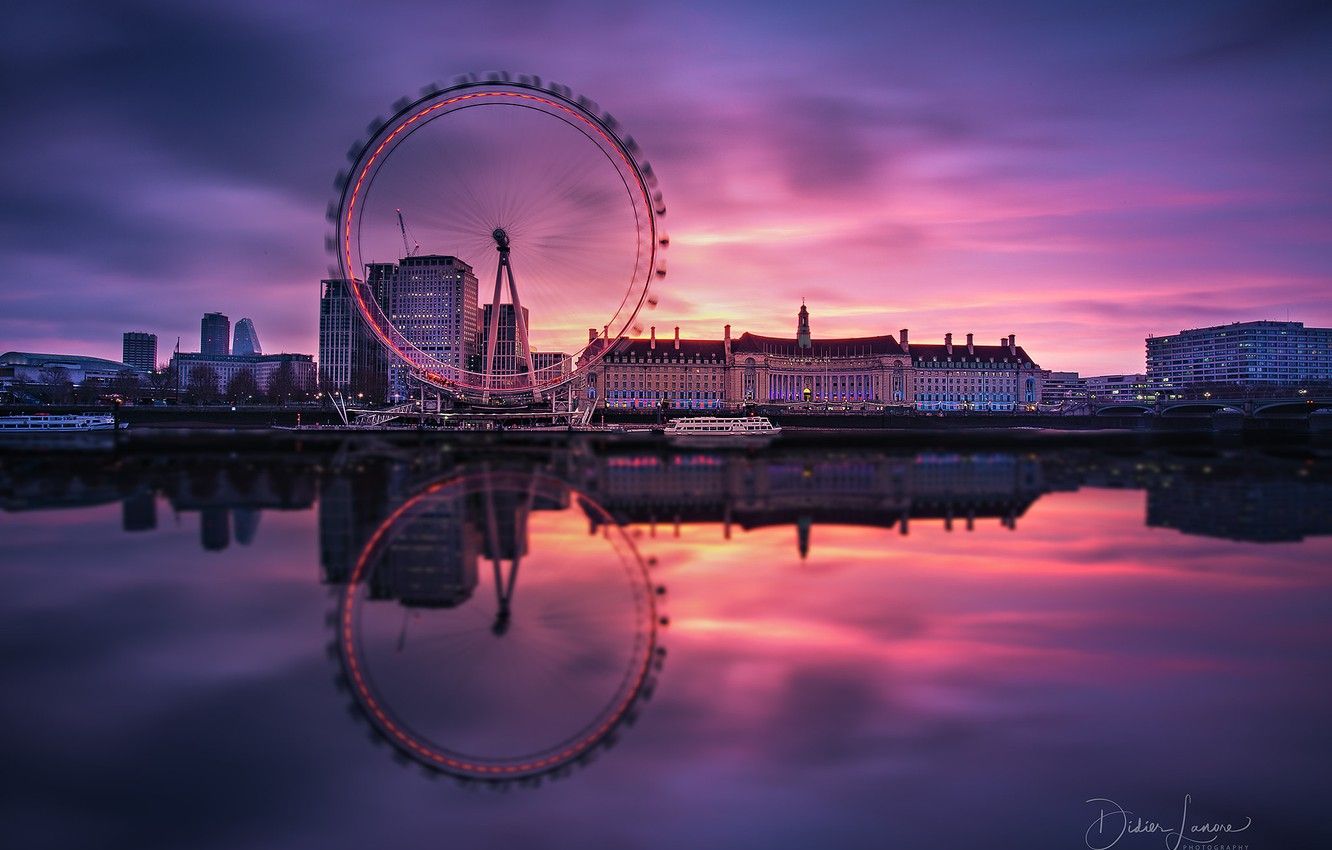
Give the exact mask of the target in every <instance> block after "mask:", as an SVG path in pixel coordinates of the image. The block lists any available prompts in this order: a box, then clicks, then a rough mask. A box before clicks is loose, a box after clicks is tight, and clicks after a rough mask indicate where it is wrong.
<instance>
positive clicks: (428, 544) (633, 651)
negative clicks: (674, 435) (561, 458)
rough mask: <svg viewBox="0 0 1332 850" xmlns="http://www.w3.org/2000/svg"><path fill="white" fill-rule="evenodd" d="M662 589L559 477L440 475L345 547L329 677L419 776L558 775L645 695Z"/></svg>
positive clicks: (591, 753)
mask: <svg viewBox="0 0 1332 850" xmlns="http://www.w3.org/2000/svg"><path fill="white" fill-rule="evenodd" d="M661 592H662V590H661V589H660V588H657V587H655V586H654V585H653V584H652V581H651V579H650V576H649V571H648V566H647V564H646V562H645V561H644V560H643V558H642V557H640V555H639V553H638V551H637V549H636V547H635V546H634V544H633V541H632V540H631V539H630V538H629V536H628V535H626V534H625V533H624V531H623V529H621V528H620V527H619V526H618V525H616V524H615V523H614V522H612V521H611V518H610V517H609V515H608V514H606V512H605V511H604V510H603V509H601V508H600V507H599V506H598V505H597V504H596V503H595V502H593V501H592V500H591V499H590V498H588V497H587V496H586V495H585V494H582V493H580V492H578V491H576V490H574V489H572V488H571V487H570V486H569V485H568V484H567V483H565V482H563V481H561V480H559V479H557V478H554V477H551V476H547V475H544V474H541V473H533V472H528V471H492V470H488V469H481V470H473V471H471V472H467V473H465V474H458V475H453V476H450V477H446V478H444V479H441V480H438V481H436V482H434V483H433V484H430V485H428V486H426V487H425V488H423V489H422V490H420V491H419V492H418V493H417V494H416V495H414V496H413V497H411V498H410V499H408V500H407V501H406V502H404V503H403V504H402V505H401V506H400V507H399V508H398V509H397V510H395V511H393V512H392V513H391V514H390V515H389V516H388V517H387V518H386V519H385V520H384V521H383V522H382V523H381V524H380V525H379V527H378V528H377V529H376V530H375V531H374V532H373V533H372V534H371V536H370V538H369V539H368V541H367V543H366V544H365V546H364V548H363V549H362V551H361V553H360V555H359V557H358V558H357V561H356V563H355V566H354V569H353V572H352V574H351V576H350V580H349V581H348V583H347V585H346V587H345V588H344V589H343V592H342V593H341V594H340V597H339V600H340V601H339V607H338V611H337V614H336V617H335V618H334V623H335V628H336V630H337V639H336V646H337V650H338V657H339V659H340V663H341V665H342V677H341V681H342V684H343V685H344V686H345V687H346V688H347V689H348V691H349V692H350V693H351V695H352V697H353V700H354V704H355V707H356V712H357V715H358V716H359V717H362V718H364V719H366V720H367V721H368V722H369V723H370V725H371V726H372V728H373V730H374V735H375V737H376V738H377V739H379V740H383V741H387V742H388V743H390V744H391V745H392V746H393V747H394V748H395V750H396V751H397V752H398V753H399V754H400V756H401V757H403V758H404V759H406V760H409V761H411V762H415V763H417V764H420V765H422V766H424V767H425V768H427V769H428V770H430V771H431V772H436V773H443V774H448V775H451V776H454V777H457V778H460V779H463V780H469V781H470V780H475V781H482V782H487V783H510V782H534V781H537V780H539V778H541V777H544V776H547V775H556V776H558V775H562V773H563V772H567V770H569V769H571V768H572V767H573V766H575V765H577V764H580V763H584V762H586V761H589V760H591V759H592V758H594V757H595V755H596V754H597V751H598V750H599V749H600V748H601V747H602V746H603V745H607V744H609V743H610V742H612V741H613V740H614V739H615V735H616V733H617V730H618V729H619V728H620V727H621V726H622V725H623V724H625V723H627V722H632V720H633V719H634V718H635V716H636V713H637V711H638V706H639V703H640V702H641V701H642V700H643V699H645V698H646V696H647V695H648V694H650V692H651V690H652V687H653V683H654V678H655V675H656V670H657V669H658V668H659V666H660V663H661V657H662V650H661V649H660V647H659V644H658V639H657V633H658V628H659V626H660V625H661V624H662V621H663V620H662V618H661V614H660V611H659V596H660V594H661Z"/></svg>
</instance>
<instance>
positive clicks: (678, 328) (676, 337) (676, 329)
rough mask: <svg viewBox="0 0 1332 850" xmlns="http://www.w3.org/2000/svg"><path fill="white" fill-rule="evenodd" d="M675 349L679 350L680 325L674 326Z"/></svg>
mask: <svg viewBox="0 0 1332 850" xmlns="http://www.w3.org/2000/svg"><path fill="white" fill-rule="evenodd" d="M675 350H676V351H679V350H680V326H679V325H676V326H675Z"/></svg>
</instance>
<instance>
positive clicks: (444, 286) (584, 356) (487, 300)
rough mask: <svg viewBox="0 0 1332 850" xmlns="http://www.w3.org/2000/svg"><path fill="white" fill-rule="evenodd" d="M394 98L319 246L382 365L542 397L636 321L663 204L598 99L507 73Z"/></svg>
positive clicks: (631, 144) (434, 379)
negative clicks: (384, 359)
mask: <svg viewBox="0 0 1332 850" xmlns="http://www.w3.org/2000/svg"><path fill="white" fill-rule="evenodd" d="M394 106H395V111H394V114H393V116H392V117H391V118H389V119H388V120H378V119H377V120H376V121H374V122H372V124H371V126H370V128H369V136H368V138H366V139H364V140H362V141H360V142H358V143H357V144H356V145H353V147H352V149H351V150H350V151H349V153H348V159H349V160H350V163H351V166H350V168H349V169H348V170H346V171H345V172H343V173H342V174H340V175H339V177H338V180H337V187H338V190H339V194H338V197H337V198H336V200H335V202H334V203H333V204H331V205H330V207H329V218H330V221H331V222H332V224H333V226H334V233H333V235H332V236H331V237H330V238H329V240H328V247H329V248H330V249H331V250H332V251H333V253H334V254H335V256H336V266H335V267H334V268H333V269H331V270H330V272H331V273H332V274H335V275H336V276H338V277H339V278H341V279H344V280H346V281H348V282H349V283H350V291H351V293H352V295H353V299H354V302H355V305H356V309H357V310H358V311H359V312H360V314H361V316H362V318H363V319H364V321H365V323H366V326H367V327H368V328H369V329H370V330H371V331H372V332H373V334H374V336H375V337H376V338H377V339H378V340H379V342H380V343H381V344H382V345H384V346H385V347H386V348H387V349H388V350H389V352H391V355H392V357H393V359H394V361H395V364H396V367H397V368H401V369H402V370H404V371H405V372H406V373H409V375H410V378H411V380H412V381H413V382H416V383H419V384H424V385H427V386H432V387H436V388H440V389H443V390H445V391H447V392H449V393H451V394H453V395H455V396H458V397H463V398H468V399H477V398H481V399H486V398H496V397H498V398H503V399H519V400H521V399H532V398H540V397H542V396H543V395H545V394H548V393H550V392H552V391H553V390H555V388H557V387H560V386H562V385H564V384H566V383H568V382H570V381H573V380H574V379H576V378H578V377H579V376H580V375H582V374H584V373H585V372H586V370H588V369H589V368H590V367H591V366H593V365H595V364H596V362H597V361H598V360H600V358H601V357H603V356H604V355H605V353H606V350H607V349H608V348H609V345H610V343H612V342H614V341H615V340H616V339H617V338H619V337H620V336H622V335H626V334H634V333H636V332H638V330H639V328H638V326H637V324H636V322H637V317H638V314H639V311H640V310H642V309H644V308H645V307H648V308H650V307H651V306H652V305H653V304H654V303H655V296H653V295H650V294H649V289H650V288H651V287H652V285H653V284H654V283H655V282H657V281H659V280H660V279H661V278H663V277H664V275H665V271H666V270H665V262H664V250H665V248H666V247H667V245H668V244H669V240H668V238H667V237H666V234H665V232H664V229H663V227H662V217H663V216H664V214H665V212H666V207H665V203H664V201H663V199H662V195H661V191H660V189H659V188H658V184H657V178H656V176H655V174H654V173H653V170H652V167H651V166H650V165H649V164H648V163H647V162H646V161H645V160H644V159H643V158H642V153H641V151H640V149H639V146H638V144H637V142H635V141H634V139H633V138H632V137H631V136H629V135H627V134H626V133H625V132H624V130H623V128H622V127H621V126H620V123H619V122H618V120H617V119H616V118H615V117H614V116H613V115H611V114H610V113H609V112H607V111H605V110H603V109H602V108H601V107H600V106H599V105H598V104H596V103H595V102H593V101H591V100H589V99H587V98H586V97H580V96H577V95H575V94H574V93H573V92H571V91H570V90H569V89H568V88H567V87H565V86H562V85H559V84H555V83H549V82H546V81H543V80H541V79H540V78H538V77H528V76H517V77H514V76H511V75H509V74H491V75H488V76H486V77H484V78H481V77H476V76H468V77H465V78H460V79H459V80H458V81H456V82H455V83H454V84H453V85H450V86H448V87H445V88H440V87H435V86H432V87H429V88H427V89H426V90H424V91H423V94H422V96H421V97H419V98H417V99H415V100H411V101H409V100H407V99H403V100H401V101H399V102H398V103H396V104H395V105H394ZM492 284H493V285H492Z"/></svg>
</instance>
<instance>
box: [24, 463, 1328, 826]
mask: <svg viewBox="0 0 1332 850" xmlns="http://www.w3.org/2000/svg"><path fill="white" fill-rule="evenodd" d="M1330 467H1332V462H1329V461H1328V460H1327V459H1320V458H1317V457H1312V456H1297V455H1281V454H1258V453H1242V452H1234V453H1215V452H1200V453H1197V454H1178V453H1176V454H1170V453H1165V452H1160V453H1147V454H1140V455H1132V454H1129V455H1123V454H1121V455H1106V454H1098V453H1095V452H1081V451H1061V452H1039V453H1031V454H1029V453H1009V452H988V453H976V454H967V453H952V452H950V453H942V452H911V453H874V452H868V451H857V452H847V453H836V452H822V453H820V452H797V453H774V454H769V455H745V454H736V455H729V454H666V453H642V454H633V453H627V454H598V453H595V452H592V451H587V450H580V451H571V452H568V453H559V454H555V455H549V454H547V455H531V456H527V455H523V454H518V453H508V454H505V455H502V456H495V457H485V456H469V457H459V456H458V454H457V453H448V452H444V453H439V454H413V453H395V452H393V451H388V452H385V453H376V452H374V451H365V450H361V449H360V448H358V447H354V446H353V447H348V448H346V449H344V450H342V451H339V452H337V453H322V454H300V453H296V454H284V455H276V454H274V455H263V454H251V455H245V454H242V455H225V454H218V455H213V456H210V455H197V454H196V455H188V456H178V457H170V456H153V457H148V456H127V457H118V458H116V457H101V458H64V459H60V458H34V457H26V458H25V457H13V456H10V457H6V458H2V459H0V506H2V507H3V508H4V511H3V513H0V541H2V542H0V567H2V569H3V577H4V579H5V584H6V587H7V589H8V592H7V593H6V594H4V596H3V597H2V598H0V608H2V609H3V613H2V615H0V616H2V619H0V622H3V629H2V630H0V639H2V640H3V646H4V650H3V656H0V664H2V665H3V684H4V688H5V698H4V699H3V701H0V712H2V713H3V726H2V727H0V729H2V730H3V731H0V735H3V744H4V746H3V758H4V763H5V770H4V780H3V782H4V794H3V798H2V799H0V830H3V834H4V835H5V836H6V844H7V846H11V847H22V848H25V850H27V848H39V847H61V848H95V847H96V848H100V847H135V848H143V847H169V848H178V847H190V848H213V847H226V848H231V847H244V848H266V847H274V848H277V847H321V848H329V847H357V848H364V847H379V846H384V847H397V846H402V847H416V846H457V847H506V848H511V847H579V848H597V847H617V848H656V847H663V848H665V847H670V848H694V847H707V848H711V847H719V848H721V847H724V848H748V847H791V848H816V847H886V846H893V847H1026V848H1044V847H1050V848H1080V847H1089V846H1090V847H1097V848H1105V847H1110V846H1114V847H1118V848H1138V847H1142V848H1160V847H1172V846H1174V845H1173V844H1171V843H1169V842H1171V841H1174V839H1175V837H1174V836H1170V835H1166V834H1165V831H1167V830H1172V829H1178V826H1179V824H1180V821H1181V819H1184V821H1185V823H1186V824H1187V825H1188V826H1187V827H1186V829H1191V828H1192V827H1193V826H1194V825H1197V824H1202V825H1213V826H1215V825H1218V824H1231V825H1232V826H1233V828H1235V829H1237V830H1238V829H1240V828H1242V827H1244V826H1245V824H1246V823H1248V824H1249V826H1248V828H1247V829H1244V831H1242V832H1234V833H1230V834H1225V833H1220V834H1217V833H1210V834H1209V833H1198V832H1188V833H1186V836H1185V840H1184V841H1183V843H1181V844H1180V845H1179V846H1181V847H1190V846H1191V841H1190V839H1195V840H1196V839H1199V838H1205V837H1210V836H1211V835H1216V836H1217V840H1216V841H1213V842H1212V843H1211V845H1209V846H1212V847H1216V846H1245V845H1247V846H1248V847H1251V848H1255V849H1256V848H1291V847H1311V846H1328V845H1327V844H1325V843H1322V842H1323V841H1324V840H1326V839H1327V838H1328V836H1329V835H1330V834H1332V829H1330V828H1329V824H1328V818H1329V816H1328V815H1327V814H1326V805H1325V796H1326V784H1327V783H1326V779H1325V777H1326V765H1327V762H1328V757H1329V755H1332V748H1330V747H1329V736H1328V733H1327V718H1328V717H1329V715H1332V684H1329V682H1330V680H1329V673H1332V664H1329V655H1330V653H1329V638H1330V637H1332V627H1329V614H1332V537H1329V536H1327V535H1329V534H1330V533H1332V507H1330V505H1332V500H1330V499H1329V496H1332V469H1330ZM1186 796H1187V798H1188V800H1189V802H1188V804H1187V805H1188V810H1187V814H1184V807H1185V805H1186V803H1185V800H1186ZM1089 800H1098V801H1097V802H1091V803H1089V802H1087V801H1089ZM1120 808H1122V809H1124V810H1129V811H1131V812H1132V815H1131V816H1125V815H1120V814H1118V813H1117V812H1118V809H1120ZM1137 818H1142V819H1143V824H1145V825H1146V828H1150V824H1151V823H1152V822H1156V823H1160V824H1161V827H1160V829H1161V832H1155V833H1152V832H1138V833H1131V832H1126V833H1125V834H1123V835H1122V836H1119V833H1120V831H1121V829H1123V827H1124V826H1125V824H1126V823H1127V824H1132V823H1134V822H1136V819H1137ZM1089 830H1090V832H1089ZM1117 836H1118V840H1115V839H1116V837H1117Z"/></svg>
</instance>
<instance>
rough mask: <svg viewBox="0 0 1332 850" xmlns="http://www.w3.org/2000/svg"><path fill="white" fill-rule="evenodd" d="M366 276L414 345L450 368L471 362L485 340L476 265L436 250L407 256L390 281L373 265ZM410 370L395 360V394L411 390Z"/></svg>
mask: <svg viewBox="0 0 1332 850" xmlns="http://www.w3.org/2000/svg"><path fill="white" fill-rule="evenodd" d="M366 279H367V281H369V282H370V286H371V289H372V292H374V293H375V295H376V296H377V297H379V296H380V293H381V292H382V293H383V297H384V302H386V303H387V305H388V306H387V309H386V310H385V313H386V314H387V315H388V319H389V321H390V322H391V323H392V324H393V327H395V328H396V329H397V331H398V333H400V334H401V335H402V337H403V339H404V340H405V341H406V342H407V343H408V344H410V345H411V346H412V347H413V348H416V349H417V350H419V351H421V352H422V353H423V354H425V355H427V356H429V357H430V358H431V359H433V360H434V361H435V362H437V363H440V364H442V365H443V366H445V367H449V366H452V367H454V368H457V369H466V368H467V367H468V365H469V364H470V362H471V359H472V357H473V355H474V354H476V353H477V350H478V346H479V345H480V332H479V329H478V327H477V319H478V317H477V280H476V275H475V274H474V273H473V272H472V267H471V266H469V265H468V264H467V263H465V262H463V261H462V260H460V259H458V258H457V257H448V256H440V255H436V254H430V255H426V256H424V257H403V258H402V259H401V260H400V261H399V262H398V266H397V268H396V269H394V270H393V271H392V273H391V275H387V277H386V280H387V284H386V285H383V284H379V283H377V282H376V281H377V280H379V276H378V275H377V274H375V270H374V269H369V270H367V274H366ZM381 303H383V302H381ZM409 372H410V370H409V369H408V368H407V367H406V365H405V364H401V363H397V364H391V369H390V377H391V383H392V386H391V388H390V389H391V394H392V395H393V396H394V397H397V398H403V397H406V396H407V395H409V394H410V392H411V389H412V388H411V382H410V380H409Z"/></svg>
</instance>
